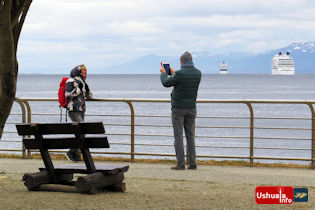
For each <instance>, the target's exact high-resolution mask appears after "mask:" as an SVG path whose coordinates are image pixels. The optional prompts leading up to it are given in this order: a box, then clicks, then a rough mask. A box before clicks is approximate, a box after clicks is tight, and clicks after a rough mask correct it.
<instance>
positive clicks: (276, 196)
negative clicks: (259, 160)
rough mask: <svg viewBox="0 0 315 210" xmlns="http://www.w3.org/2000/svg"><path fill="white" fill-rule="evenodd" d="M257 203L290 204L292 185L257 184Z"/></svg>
mask: <svg viewBox="0 0 315 210" xmlns="http://www.w3.org/2000/svg"><path fill="white" fill-rule="evenodd" d="M255 197H256V203H257V204H292V203H293V200H294V198H293V187H291V186H259V187H256V189H255Z"/></svg>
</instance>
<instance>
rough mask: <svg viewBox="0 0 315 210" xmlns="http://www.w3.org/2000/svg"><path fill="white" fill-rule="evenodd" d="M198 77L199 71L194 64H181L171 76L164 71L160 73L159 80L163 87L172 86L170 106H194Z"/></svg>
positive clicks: (177, 107)
mask: <svg viewBox="0 0 315 210" xmlns="http://www.w3.org/2000/svg"><path fill="white" fill-rule="evenodd" d="M200 79H201V71H199V70H198V69H196V68H195V67H194V66H182V68H181V69H180V70H178V71H176V72H175V74H174V75H173V76H169V77H167V75H166V73H163V74H161V82H162V84H163V85H164V86H165V87H171V86H174V88H173V91H172V94H171V98H172V108H176V109H194V108H196V99H197V93H198V87H199V83H200Z"/></svg>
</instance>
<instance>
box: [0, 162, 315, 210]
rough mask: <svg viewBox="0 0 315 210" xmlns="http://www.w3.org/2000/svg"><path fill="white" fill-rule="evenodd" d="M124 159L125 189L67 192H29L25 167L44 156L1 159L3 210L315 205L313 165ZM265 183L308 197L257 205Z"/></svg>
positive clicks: (0, 202) (34, 167) (66, 189)
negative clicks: (304, 191)
mask: <svg viewBox="0 0 315 210" xmlns="http://www.w3.org/2000/svg"><path fill="white" fill-rule="evenodd" d="M54 163H56V164H62V163H69V162H68V161H62V160H58V161H55V162H54ZM115 164H117V163H115ZM119 164H129V165H130V169H129V171H128V172H127V173H126V174H125V177H126V178H125V182H126V186H127V191H126V192H125V193H112V192H104V193H99V194H97V195H86V194H79V193H76V190H75V189H74V188H73V187H64V188H58V189H59V190H62V192H47V191H40V192H28V191H27V189H26V187H25V186H24V185H23V182H22V181H21V179H22V176H23V174H24V173H26V172H37V170H38V169H37V168H38V167H40V166H42V165H43V163H42V161H41V160H21V159H6V158H0V195H1V197H0V199H1V200H0V209H148V208H152V209H178V208H179V209H183V208H186V209H270V208H272V209H280V208H281V209H283V208H288V209H291V208H293V209H295V208H302V209H312V208H313V209H314V208H315V199H314V195H315V170H311V169H293V168H289V169H286V168H249V167H236V166H204V165H200V166H198V170H196V171H191V170H185V171H173V170H170V167H171V165H169V164H145V163H119ZM262 185H264V186H279V185H282V186H293V187H306V188H308V190H309V202H307V203H293V204H292V205H257V204H256V203H255V188H256V186H262ZM53 189H56V187H55V188H53ZM47 190H50V191H51V190H52V189H51V188H47ZM69 192H71V193H69Z"/></svg>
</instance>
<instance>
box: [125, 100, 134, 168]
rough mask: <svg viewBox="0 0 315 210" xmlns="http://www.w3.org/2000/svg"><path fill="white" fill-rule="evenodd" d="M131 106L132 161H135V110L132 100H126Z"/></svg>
mask: <svg viewBox="0 0 315 210" xmlns="http://www.w3.org/2000/svg"><path fill="white" fill-rule="evenodd" d="M126 103H127V104H128V105H129V108H130V116H131V119H130V146H131V148H130V161H131V162H134V161H135V155H134V153H135V112H134V108H133V105H132V103H131V101H126Z"/></svg>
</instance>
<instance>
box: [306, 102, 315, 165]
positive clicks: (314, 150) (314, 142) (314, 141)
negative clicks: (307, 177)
mask: <svg viewBox="0 0 315 210" xmlns="http://www.w3.org/2000/svg"><path fill="white" fill-rule="evenodd" d="M307 105H308V106H309V108H310V109H311V112H312V163H311V164H312V166H311V167H312V169H315V112H314V107H313V104H312V103H307Z"/></svg>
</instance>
